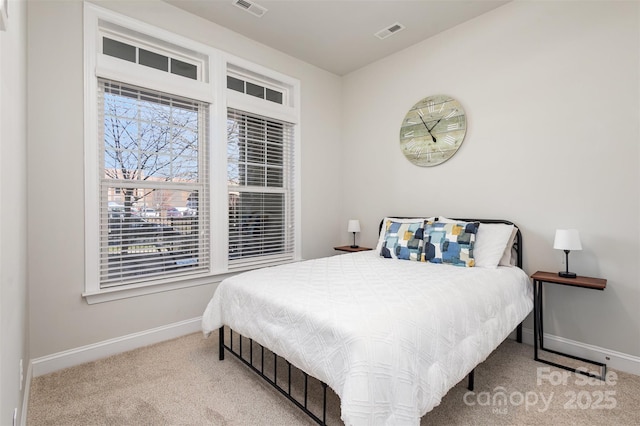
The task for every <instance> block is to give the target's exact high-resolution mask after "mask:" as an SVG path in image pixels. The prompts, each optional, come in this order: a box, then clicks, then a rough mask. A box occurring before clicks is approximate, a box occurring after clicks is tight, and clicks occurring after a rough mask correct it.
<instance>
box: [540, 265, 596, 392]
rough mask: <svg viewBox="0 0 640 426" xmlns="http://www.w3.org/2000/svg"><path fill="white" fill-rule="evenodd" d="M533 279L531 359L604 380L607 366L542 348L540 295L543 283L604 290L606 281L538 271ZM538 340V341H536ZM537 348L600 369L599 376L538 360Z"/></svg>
mask: <svg viewBox="0 0 640 426" xmlns="http://www.w3.org/2000/svg"><path fill="white" fill-rule="evenodd" d="M531 278H532V279H533V347H534V357H533V359H534V360H536V361H539V362H543V363H545V364H549V365H553V366H554V367H558V368H562V369H564V370H569V371H573V372H574V373H580V374H584V375H585V376H589V377H595V378H597V379H600V380H605V376H606V374H607V364H604V363H601V362H598V361H592V360H589V359H585V358H580V357H577V356H574V355H569V354H565V353H562V352H559V351H555V350H552V349H546V348H545V347H544V329H543V323H544V317H543V315H542V300H543V299H542V293H543V283H548V284H559V285H567V286H571V287H582V288H587V289H592V290H604V289H605V287H606V286H607V280H605V279H601V278H591V277H580V276H578V277H576V278H563V277H561V276H559V275H558V274H557V273H555V272H544V271H538V272H536V273H535V274H533V275H531ZM538 339H539V340H538ZM538 346H540V347H539V350H542V351H546V352H550V353H553V354H556V355H561V356H564V357H567V358H572V359H576V360H578V361H582V362H587V363H589V364H593V365H597V366H599V367H600V376H596V375H594V374H591V373H589V372H586V371H583V370H576V369H575V368H572V367H568V366H566V365H562V364H558V363H555V362H552V361H548V360H545V359H541V358H538Z"/></svg>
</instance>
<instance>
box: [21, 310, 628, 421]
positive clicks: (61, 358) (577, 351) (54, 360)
mask: <svg viewBox="0 0 640 426" xmlns="http://www.w3.org/2000/svg"><path fill="white" fill-rule="evenodd" d="M201 322H202V317H198V318H193V319H190V320H185V321H181V322H177V323H173V324H169V325H166V326H162V327H157V328H153V329H150V330H145V331H142V332H139V333H133V334H128V335H126V336H122V337H118V338H115V339H109V340H105V341H103V342H98V343H94V344H92V345H87V346H82V347H79V348H75V349H70V350H68V351H63V352H58V353H55V354H52V355H47V356H44V357H40V358H36V359H33V360H31V362H30V363H29V367H28V370H27V380H26V383H27V386H29V383H30V382H31V377H38V376H41V375H43V374H48V373H52V372H54V371H58V370H62V369H64V368H68V367H73V366H75V365H80V364H83V363H85V362H91V361H95V360H98V359H101V358H106V357H108V356H111V355H115V354H118V353H122V352H126V351H130V350H133V349H137V348H140V347H143V346H147V345H152V344H154V343H159V342H163V341H165V340H170V339H174V338H176V337H180V336H184V335H186V334H190V333H195V332H198V331H200V330H201ZM513 335H514V336H515V333H514V334H513ZM544 339H545V346H546V347H547V348H550V349H555V350H558V351H561V352H565V353H570V354H572V355H575V356H579V357H582V358H586V359H591V360H594V361H599V362H603V363H605V364H607V367H610V368H613V369H616V370H619V371H624V372H626V373H631V374H636V375H640V357H637V356H633V355H628V354H625V353H622V352H617V351H612V350H609V349H606V348H601V347H598V346H593V345H588V344H585V343H581V342H577V341H575V340H569V339H565V338H563V337H558V336H554V335H551V334H547V333H545V335H544ZM522 341H523V342H524V343H527V344H529V345H531V346H533V330H532V329H528V328H523V330H522ZM531 357H533V348H532V349H531ZM25 395H28V388H27V389H25ZM25 407H26V403H25V404H23V412H26V408H25Z"/></svg>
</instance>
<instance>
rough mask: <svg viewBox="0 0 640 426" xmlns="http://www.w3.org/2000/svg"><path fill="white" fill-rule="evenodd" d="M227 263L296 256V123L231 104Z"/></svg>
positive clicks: (282, 258) (228, 121)
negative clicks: (294, 197) (294, 124)
mask: <svg viewBox="0 0 640 426" xmlns="http://www.w3.org/2000/svg"><path fill="white" fill-rule="evenodd" d="M227 138H228V145H227V149H228V151H227V157H228V164H227V171H228V181H229V263H230V266H231V267H234V266H243V265H246V264H247V263H249V264H251V263H254V262H255V261H256V258H261V261H265V260H266V261H269V260H273V259H279V260H286V259H293V257H294V250H293V249H294V247H293V244H294V239H293V232H292V229H293V218H292V216H291V215H292V213H293V181H292V173H291V169H292V167H291V166H292V164H293V144H292V142H293V132H292V125H291V124H288V123H285V122H280V121H276V120H270V119H266V118H263V117H260V116H257V115H255V114H250V113H246V112H243V111H239V110H235V109H229V111H228V115H227Z"/></svg>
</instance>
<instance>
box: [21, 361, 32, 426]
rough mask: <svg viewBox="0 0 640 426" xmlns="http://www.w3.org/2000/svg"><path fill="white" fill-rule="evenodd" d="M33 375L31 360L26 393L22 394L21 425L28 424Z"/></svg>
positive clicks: (26, 380) (26, 378)
mask: <svg viewBox="0 0 640 426" xmlns="http://www.w3.org/2000/svg"><path fill="white" fill-rule="evenodd" d="M32 377H33V363H32V361H29V363H28V365H27V374H26V375H25V378H24V393H23V394H22V412H21V414H20V426H26V425H27V412H28V410H29V394H30V393H31V378H32Z"/></svg>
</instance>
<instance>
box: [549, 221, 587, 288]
mask: <svg viewBox="0 0 640 426" xmlns="http://www.w3.org/2000/svg"><path fill="white" fill-rule="evenodd" d="M553 248H554V249H558V250H564V254H565V267H566V268H565V270H564V271H563V272H558V275H559V276H561V277H564V278H575V277H576V274H575V273H574V272H569V252H570V251H571V250H582V244H581V243H580V234H579V233H578V230H577V229H556V238H555V240H554V241H553Z"/></svg>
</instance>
